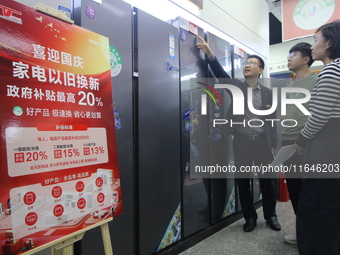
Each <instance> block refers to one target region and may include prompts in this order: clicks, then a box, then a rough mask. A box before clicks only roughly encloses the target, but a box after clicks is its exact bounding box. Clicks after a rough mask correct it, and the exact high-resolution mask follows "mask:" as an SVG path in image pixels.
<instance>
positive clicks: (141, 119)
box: [134, 8, 182, 255]
mask: <svg viewBox="0 0 340 255" xmlns="http://www.w3.org/2000/svg"><path fill="white" fill-rule="evenodd" d="M134 12H135V15H134V76H135V79H134V80H135V92H134V93H135V125H136V153H137V154H136V157H135V160H136V174H137V176H136V191H137V192H136V201H137V213H138V216H137V223H138V229H137V235H138V240H137V243H138V251H137V254H140V255H147V254H152V253H155V252H156V251H159V250H162V249H164V248H165V247H167V246H169V245H171V244H172V243H174V242H177V241H178V240H180V239H181V236H182V232H181V223H182V221H181V220H182V214H181V211H182V203H181V171H180V169H181V161H180V160H181V142H180V141H181V140H180V139H181V137H180V87H179V46H178V29H177V28H175V27H173V26H171V25H170V24H168V23H166V22H164V21H161V20H159V19H157V18H155V17H153V16H151V15H150V14H147V13H146V12H144V11H142V10H139V9H137V8H135V9H134Z"/></svg>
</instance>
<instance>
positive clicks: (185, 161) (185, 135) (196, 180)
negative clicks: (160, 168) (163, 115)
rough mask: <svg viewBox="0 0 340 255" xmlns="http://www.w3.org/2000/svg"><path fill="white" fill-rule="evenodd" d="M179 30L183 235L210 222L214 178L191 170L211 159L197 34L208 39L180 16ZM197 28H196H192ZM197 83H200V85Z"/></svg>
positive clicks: (175, 23)
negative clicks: (211, 179) (210, 200)
mask: <svg viewBox="0 0 340 255" xmlns="http://www.w3.org/2000/svg"><path fill="white" fill-rule="evenodd" d="M171 23H172V25H173V26H176V27H178V29H179V47H180V74H181V123H182V132H181V140H182V142H181V143H182V162H181V164H182V174H183V179H182V181H183V194H182V202H183V205H182V207H183V224H182V225H183V236H184V237H187V236H189V235H191V234H193V233H195V232H197V231H199V230H200V229H202V228H205V227H207V226H208V225H209V223H210V217H209V206H208V205H209V202H208V200H209V196H208V195H207V194H208V192H209V185H210V180H209V179H206V178H200V177H193V176H192V175H190V169H191V170H192V169H193V168H194V167H195V166H200V165H207V164H208V162H209V150H208V146H209V138H208V136H209V123H208V117H207V116H202V115H201V95H202V94H203V93H205V92H203V91H202V90H201V89H198V88H196V87H199V86H200V85H199V84H198V83H196V81H200V82H203V83H205V82H206V78H207V64H206V61H205V56H204V53H203V52H202V51H201V50H199V49H197V47H196V44H197V41H198V40H197V35H199V36H201V37H203V38H204V31H203V29H202V28H200V27H198V26H195V25H193V24H191V23H190V22H189V21H187V20H185V19H183V18H181V17H178V18H177V19H176V20H174V21H171ZM191 28H193V29H191ZM196 85H197V86H196Z"/></svg>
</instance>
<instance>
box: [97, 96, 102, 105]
mask: <svg viewBox="0 0 340 255" xmlns="http://www.w3.org/2000/svg"><path fill="white" fill-rule="evenodd" d="M96 102H97V106H103V105H104V103H103V102H102V98H101V97H96Z"/></svg>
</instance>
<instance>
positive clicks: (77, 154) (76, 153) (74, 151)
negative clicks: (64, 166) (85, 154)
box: [73, 148, 80, 156]
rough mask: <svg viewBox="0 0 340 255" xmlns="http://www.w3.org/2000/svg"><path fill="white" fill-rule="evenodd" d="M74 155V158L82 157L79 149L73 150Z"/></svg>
mask: <svg viewBox="0 0 340 255" xmlns="http://www.w3.org/2000/svg"><path fill="white" fill-rule="evenodd" d="M73 154H74V156H80V152H79V150H78V149H76V148H75V149H73Z"/></svg>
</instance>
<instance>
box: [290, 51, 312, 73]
mask: <svg viewBox="0 0 340 255" xmlns="http://www.w3.org/2000/svg"><path fill="white" fill-rule="evenodd" d="M287 60H288V63H287V67H288V69H289V70H290V71H293V72H295V71H297V70H299V69H301V68H302V67H303V66H304V65H305V64H306V63H308V60H309V59H308V57H302V55H301V52H299V51H294V52H290V53H289V54H288V56H287Z"/></svg>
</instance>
